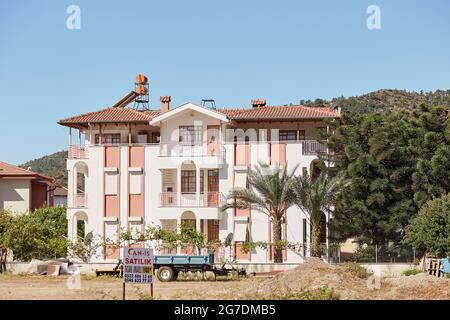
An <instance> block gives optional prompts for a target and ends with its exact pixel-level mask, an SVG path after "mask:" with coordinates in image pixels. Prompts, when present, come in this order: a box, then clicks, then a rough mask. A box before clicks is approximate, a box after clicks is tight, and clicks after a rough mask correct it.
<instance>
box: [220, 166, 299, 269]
mask: <svg viewBox="0 0 450 320" xmlns="http://www.w3.org/2000/svg"><path fill="white" fill-rule="evenodd" d="M296 168H297V167H295V168H294V169H293V170H292V171H291V172H289V173H288V172H287V166H283V167H282V168H280V167H279V166H276V167H275V168H273V169H272V168H270V166H269V165H267V164H265V163H259V165H256V166H255V168H254V169H251V170H249V173H248V179H247V181H248V186H249V187H248V188H234V189H232V190H231V191H230V193H229V194H228V196H227V200H231V202H228V203H227V204H226V205H224V206H223V208H222V210H227V209H229V208H236V209H244V210H245V209H254V210H257V211H259V212H262V213H264V214H266V215H267V216H268V217H269V219H270V221H271V222H272V227H273V232H272V234H273V243H275V244H277V243H280V242H281V241H282V236H281V228H282V224H283V223H285V220H286V211H287V209H288V208H289V207H291V206H292V205H293V204H294V203H295V192H294V186H295V181H294V172H295V169H296ZM282 254H283V253H282V248H281V247H280V246H275V247H274V262H277V263H281V262H283V255H282Z"/></svg>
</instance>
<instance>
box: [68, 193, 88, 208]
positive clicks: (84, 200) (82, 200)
mask: <svg viewBox="0 0 450 320" xmlns="http://www.w3.org/2000/svg"><path fill="white" fill-rule="evenodd" d="M87 207H88V196H87V194H85V193H79V194H74V195H73V197H72V208H87Z"/></svg>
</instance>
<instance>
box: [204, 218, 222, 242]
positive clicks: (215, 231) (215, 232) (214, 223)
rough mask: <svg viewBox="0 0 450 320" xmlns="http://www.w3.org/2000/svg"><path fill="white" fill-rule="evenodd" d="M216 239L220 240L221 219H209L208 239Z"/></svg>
mask: <svg viewBox="0 0 450 320" xmlns="http://www.w3.org/2000/svg"><path fill="white" fill-rule="evenodd" d="M202 221H203V220H202ZM216 240H219V220H211V219H208V241H216Z"/></svg>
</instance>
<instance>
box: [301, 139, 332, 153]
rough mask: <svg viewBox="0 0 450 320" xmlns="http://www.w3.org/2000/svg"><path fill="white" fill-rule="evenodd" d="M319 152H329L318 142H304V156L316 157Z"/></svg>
mask: <svg viewBox="0 0 450 320" xmlns="http://www.w3.org/2000/svg"><path fill="white" fill-rule="evenodd" d="M319 152H327V146H326V145H324V144H322V143H320V142H319V141H317V140H304V141H302V154H303V155H316V154H318V153H319Z"/></svg>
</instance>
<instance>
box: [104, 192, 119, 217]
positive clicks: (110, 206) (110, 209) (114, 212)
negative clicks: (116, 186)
mask: <svg viewBox="0 0 450 320" xmlns="http://www.w3.org/2000/svg"><path fill="white" fill-rule="evenodd" d="M118 216H119V196H118V195H106V196H105V217H118Z"/></svg>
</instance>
